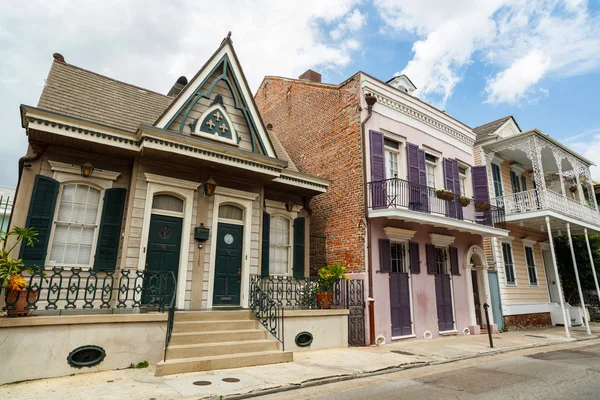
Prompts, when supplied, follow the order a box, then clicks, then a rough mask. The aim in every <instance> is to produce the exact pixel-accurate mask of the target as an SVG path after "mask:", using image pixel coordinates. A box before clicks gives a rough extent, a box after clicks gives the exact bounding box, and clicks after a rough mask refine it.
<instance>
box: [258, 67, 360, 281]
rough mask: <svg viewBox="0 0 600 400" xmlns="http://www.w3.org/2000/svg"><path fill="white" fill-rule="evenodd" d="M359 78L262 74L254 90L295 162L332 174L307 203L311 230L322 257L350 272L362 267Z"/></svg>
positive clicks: (305, 169)
mask: <svg viewBox="0 0 600 400" xmlns="http://www.w3.org/2000/svg"><path fill="white" fill-rule="evenodd" d="M359 84H360V82H359V76H358V75H356V76H355V77H353V78H351V79H349V80H348V81H346V82H345V83H344V84H343V85H341V86H337V85H325V84H317V83H311V82H306V81H297V80H291V79H285V78H278V77H266V78H265V80H264V81H263V82H262V84H261V86H260V88H259V90H258V92H257V93H256V96H255V101H256V104H257V105H258V108H259V110H260V113H261V115H262V118H263V121H264V123H265V125H268V124H272V125H273V132H274V133H275V134H276V135H277V137H278V138H279V140H280V141H281V143H282V144H283V146H284V147H285V149H286V150H287V152H288V153H289V155H290V157H291V158H292V160H293V161H294V163H295V164H296V166H297V168H298V169H299V170H300V171H302V172H306V173H309V174H313V175H317V176H321V177H324V178H328V179H331V180H332V183H331V185H330V187H329V190H328V192H327V193H326V194H322V195H319V196H317V197H315V198H313V199H312V201H311V203H310V206H311V208H312V210H313V215H312V219H311V232H310V233H311V236H326V245H325V248H326V251H327V263H334V262H342V263H343V264H344V265H345V266H346V267H347V268H348V270H349V271H351V272H361V271H364V270H365V254H364V243H365V242H364V237H365V234H366V232H365V228H364V224H362V222H361V220H362V218H363V216H364V202H363V178H362V168H363V165H362V152H361V136H360V111H361V110H360V97H359V93H360V85H359ZM311 272H314V271H311Z"/></svg>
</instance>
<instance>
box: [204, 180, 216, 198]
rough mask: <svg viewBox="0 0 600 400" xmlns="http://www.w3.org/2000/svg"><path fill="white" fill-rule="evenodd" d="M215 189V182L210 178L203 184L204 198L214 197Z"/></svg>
mask: <svg viewBox="0 0 600 400" xmlns="http://www.w3.org/2000/svg"><path fill="white" fill-rule="evenodd" d="M216 189H217V182H215V180H214V179H213V177H212V176H211V177H210V178H209V179H208V181H206V183H205V184H204V194H205V195H206V196H214V194H215V190H216Z"/></svg>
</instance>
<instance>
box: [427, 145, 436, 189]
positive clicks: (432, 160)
mask: <svg viewBox="0 0 600 400" xmlns="http://www.w3.org/2000/svg"><path fill="white" fill-rule="evenodd" d="M425 163H426V165H427V186H429V187H432V188H434V187H435V167H436V165H437V157H436V156H434V155H431V154H427V153H426V154H425Z"/></svg>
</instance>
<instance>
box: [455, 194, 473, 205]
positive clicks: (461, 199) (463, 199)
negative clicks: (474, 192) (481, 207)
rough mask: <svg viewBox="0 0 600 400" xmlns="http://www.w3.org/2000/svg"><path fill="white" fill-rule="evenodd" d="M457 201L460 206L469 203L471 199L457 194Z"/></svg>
mask: <svg viewBox="0 0 600 400" xmlns="http://www.w3.org/2000/svg"><path fill="white" fill-rule="evenodd" d="M458 202H459V203H460V205H461V206H463V207H466V206H468V205H469V204H471V199H470V198H468V197H465V196H458Z"/></svg>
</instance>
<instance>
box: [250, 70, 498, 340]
mask: <svg viewBox="0 0 600 400" xmlns="http://www.w3.org/2000/svg"><path fill="white" fill-rule="evenodd" d="M415 89H416V88H415V86H414V85H413V84H412V82H411V81H410V80H409V79H408V77H406V76H404V75H403V76H398V77H394V78H393V79H391V80H390V81H388V82H382V81H380V80H378V79H376V78H374V77H372V76H369V75H367V74H365V73H363V72H358V73H356V74H355V75H353V76H352V77H350V78H348V79H347V80H345V81H344V82H342V83H341V84H339V85H337V84H336V85H332V84H324V83H321V82H320V75H319V74H317V73H315V72H314V71H310V70H309V71H307V72H306V73H305V74H303V75H302V76H301V77H300V78H299V79H288V78H281V77H266V78H265V79H264V81H263V82H262V84H261V86H260V88H259V90H258V92H257V94H256V96H255V100H256V103H257V105H258V108H259V109H260V112H261V115H262V116H263V119H264V121H265V123H266V124H267V127H268V128H269V129H271V130H272V131H273V132H274V134H275V135H276V136H277V137H278V139H279V140H280V141H281V143H282V144H283V145H284V146H285V147H286V149H288V151H289V153H290V157H291V158H292V159H293V161H294V163H295V165H296V166H297V167H298V169H299V170H301V171H303V172H306V173H311V174H315V175H321V176H324V177H327V178H329V179H331V180H332V183H331V185H330V188H329V191H328V193H326V194H324V195H322V196H319V197H318V198H315V199H313V200H312V201H311V203H310V209H311V211H312V216H311V218H312V219H311V220H312V225H311V232H310V234H311V238H326V254H327V260H326V261H327V262H328V263H333V262H342V263H343V264H344V265H345V266H346V267H347V268H348V269H349V270H350V272H352V273H353V276H356V277H360V278H363V279H365V281H366V282H367V283H368V298H367V299H366V300H367V304H368V312H367V313H366V314H367V315H366V321H367V322H366V324H365V325H366V327H367V328H366V331H367V332H366V336H367V343H371V344H374V343H378V344H380V343H383V342H390V341H393V340H402V339H409V338H435V337H438V336H440V335H452V334H469V333H479V332H480V330H481V328H487V325H486V322H485V318H484V317H483V316H484V310H483V304H484V303H486V302H487V303H490V300H491V299H490V297H491V296H493V295H497V294H498V288H497V280H496V279H495V272H496V271H495V269H494V268H495V267H494V266H493V265H490V264H488V262H487V260H486V257H485V255H484V251H483V238H484V237H503V236H506V235H507V234H508V233H507V231H506V230H504V229H503V227H504V211H503V210H502V209H499V208H496V207H494V206H491V205H490V204H489V191H488V182H487V172H486V166H476V162H475V160H474V156H473V144H474V142H475V134H474V133H473V131H472V130H471V128H470V127H468V126H467V125H465V124H464V123H462V122H460V121H458V120H456V119H455V118H453V117H451V116H450V115H448V114H447V113H445V112H443V111H440V110H438V109H436V108H435V107H433V106H431V105H429V104H427V103H425V102H423V101H421V100H420V99H418V98H417V97H415V96H413V95H412V94H411V93H412V92H413V91H414V90H415ZM442 189H443V190H442ZM311 246H312V247H316V245H314V244H312V243H311ZM313 267H314V265H311V268H313ZM313 269H314V268H313ZM490 283H492V285H491V287H490ZM490 318H491V321H490V325H491V328H492V329H495V325H492V324H493V316H492V315H491V313H490Z"/></svg>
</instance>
